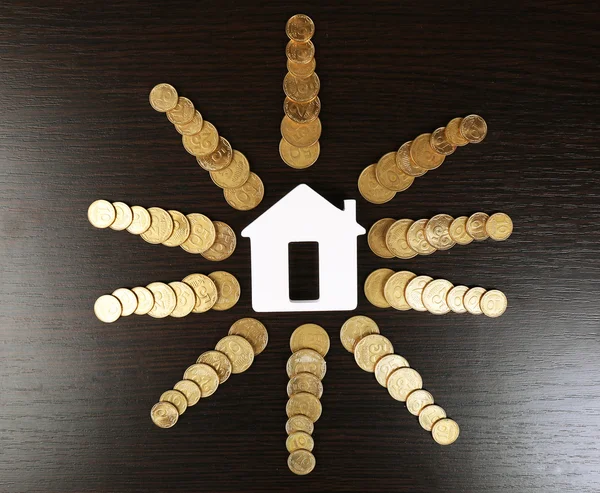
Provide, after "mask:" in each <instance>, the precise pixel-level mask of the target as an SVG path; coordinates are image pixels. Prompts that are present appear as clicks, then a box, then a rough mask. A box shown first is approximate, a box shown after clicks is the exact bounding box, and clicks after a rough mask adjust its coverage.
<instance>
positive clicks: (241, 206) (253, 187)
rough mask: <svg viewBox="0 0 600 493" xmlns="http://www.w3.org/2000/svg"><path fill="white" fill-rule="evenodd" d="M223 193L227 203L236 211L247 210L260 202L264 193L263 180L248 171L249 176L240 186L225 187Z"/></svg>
mask: <svg viewBox="0 0 600 493" xmlns="http://www.w3.org/2000/svg"><path fill="white" fill-rule="evenodd" d="M223 195H224V197H225V200H226V201H227V203H228V204H229V205H230V206H231V207H233V208H234V209H237V210H238V211H249V210H250V209H254V208H255V207H256V206H257V205H258V204H260V203H261V201H262V199H263V197H264V195H265V187H264V186H263V182H262V181H261V179H260V178H259V177H258V175H255V174H254V173H252V172H250V177H249V178H248V180H247V181H246V183H244V184H243V185H242V186H241V187H237V188H226V189H225V190H223Z"/></svg>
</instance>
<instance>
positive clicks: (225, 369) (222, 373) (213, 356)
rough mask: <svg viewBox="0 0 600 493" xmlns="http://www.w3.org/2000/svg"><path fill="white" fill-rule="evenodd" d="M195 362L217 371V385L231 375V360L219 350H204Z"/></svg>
mask: <svg viewBox="0 0 600 493" xmlns="http://www.w3.org/2000/svg"><path fill="white" fill-rule="evenodd" d="M196 363H204V364H207V365H208V366H210V367H211V368H212V369H213V370H215V371H216V372H217V375H218V377H219V385H220V384H222V383H224V382H226V381H227V379H228V378H229V377H230V376H231V370H232V365H231V360H230V359H229V358H228V357H227V356H226V355H225V354H224V353H222V352H221V351H216V350H213V351H205V352H204V353H202V354H201V355H200V356H198V359H197V360H196Z"/></svg>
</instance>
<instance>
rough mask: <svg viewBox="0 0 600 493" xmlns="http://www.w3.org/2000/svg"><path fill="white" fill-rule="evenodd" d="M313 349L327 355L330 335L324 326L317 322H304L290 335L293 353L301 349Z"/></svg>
mask: <svg viewBox="0 0 600 493" xmlns="http://www.w3.org/2000/svg"><path fill="white" fill-rule="evenodd" d="M305 348H306V349H313V350H314V351H316V352H317V353H319V354H320V355H321V356H323V357H325V356H326V355H327V353H328V352H329V335H328V334H327V332H326V331H325V329H324V328H323V327H321V326H320V325H317V324H303V325H301V326H300V327H298V328H296V330H294V332H292V335H291V336H290V349H291V350H292V353H295V352H296V351H299V350H300V349H305Z"/></svg>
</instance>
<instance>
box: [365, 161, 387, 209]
mask: <svg viewBox="0 0 600 493" xmlns="http://www.w3.org/2000/svg"><path fill="white" fill-rule="evenodd" d="M376 167H377V165H376V164H371V165H370V166H367V167H366V168H365V169H364V170H363V171H362V173H361V174H360V176H359V177H358V191H359V192H360V194H361V195H362V196H363V198H364V199H365V200H366V201H367V202H371V204H385V203H386V202H389V201H390V200H392V199H393V198H394V197H395V196H396V192H394V191H393V190H388V189H387V188H385V187H384V186H382V185H381V184H380V183H379V182H378V181H377V175H376V173H375V168H376Z"/></svg>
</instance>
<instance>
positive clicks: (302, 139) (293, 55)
mask: <svg viewBox="0 0 600 493" xmlns="http://www.w3.org/2000/svg"><path fill="white" fill-rule="evenodd" d="M285 32H286V34H287V35H288V37H289V38H290V40H289V42H288V44H287V46H286V48H285V54H286V56H287V69H288V73H287V74H286V76H285V78H284V79H283V91H284V92H285V96H286V97H285V100H284V102H283V111H284V113H285V116H284V117H283V120H282V121H281V135H282V137H283V138H282V139H281V142H280V143H279V155H280V156H281V159H282V160H283V162H284V163H286V164H287V165H288V166H290V167H292V168H296V169H304V168H308V167H309V166H312V165H313V164H314V163H315V162H316V160H317V159H318V158H319V153H320V152H321V147H320V144H319V138H320V137H321V120H319V112H320V111H321V100H320V99H319V96H318V94H319V89H320V82H319V77H318V76H317V74H316V72H315V67H316V64H317V62H316V60H315V46H314V45H313V43H312V41H311V40H310V39H311V38H312V36H313V34H314V33H315V24H314V23H313V21H312V19H311V18H310V17H308V16H307V15H304V14H296V15H294V16H292V17H290V19H289V20H288V21H287V24H286V26H285Z"/></svg>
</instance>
